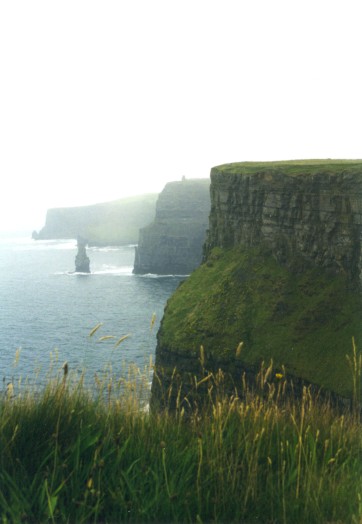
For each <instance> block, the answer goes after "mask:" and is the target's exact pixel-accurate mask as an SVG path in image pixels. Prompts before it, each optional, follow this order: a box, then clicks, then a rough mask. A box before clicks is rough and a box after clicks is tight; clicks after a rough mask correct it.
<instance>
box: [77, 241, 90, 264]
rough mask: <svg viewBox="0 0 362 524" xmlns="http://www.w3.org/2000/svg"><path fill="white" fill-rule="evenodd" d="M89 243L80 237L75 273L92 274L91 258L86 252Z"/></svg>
mask: <svg viewBox="0 0 362 524" xmlns="http://www.w3.org/2000/svg"><path fill="white" fill-rule="evenodd" d="M87 244H88V241H87V240H86V239H85V238H82V237H80V236H78V238H77V247H78V253H77V256H76V257H75V271H76V273H90V269H89V257H88V256H87V252H86V249H85V248H86V245H87Z"/></svg>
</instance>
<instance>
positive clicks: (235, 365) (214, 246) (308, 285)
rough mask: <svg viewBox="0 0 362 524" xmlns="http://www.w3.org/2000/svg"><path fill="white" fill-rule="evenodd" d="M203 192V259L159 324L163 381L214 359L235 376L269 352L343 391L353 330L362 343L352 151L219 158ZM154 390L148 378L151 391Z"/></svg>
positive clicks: (298, 373)
mask: <svg viewBox="0 0 362 524" xmlns="http://www.w3.org/2000/svg"><path fill="white" fill-rule="evenodd" d="M210 194H211V213H210V223H209V233H208V236H207V239H206V242H205V246H204V260H203V262H204V263H203V264H202V265H201V266H200V267H199V268H198V269H197V270H196V271H195V272H194V273H193V274H192V275H191V276H190V278H189V279H188V280H187V281H185V282H184V283H183V284H182V286H180V288H179V289H178V290H177V291H176V293H175V294H174V295H173V296H172V297H171V299H170V300H169V302H168V304H167V307H166V310H165V315H164V318H163V320H162V323H161V327H160V330H159V333H158V345H157V350H156V373H157V376H158V377H161V378H162V382H163V385H164V387H165V388H167V387H168V386H169V385H170V383H171V376H172V373H173V370H174V368H175V367H176V368H177V369H178V370H179V375H178V376H179V378H180V380H182V381H183V383H184V386H185V390H187V387H188V384H189V385H190V384H191V382H192V379H190V378H189V379H188V378H187V376H188V374H190V376H191V375H192V376H194V375H196V376H197V375H199V376H203V373H204V371H205V369H206V370H208V371H215V370H217V369H218V368H222V369H223V370H225V371H227V372H228V374H229V375H230V376H231V377H232V379H233V381H234V383H235V384H240V383H241V379H240V377H241V375H242V373H244V372H246V373H247V374H249V376H253V375H255V373H256V372H257V370H258V369H259V367H260V363H261V361H266V362H269V361H270V359H273V362H274V365H275V367H276V369H277V370H284V369H286V370H287V374H288V375H289V376H290V377H291V378H293V379H294V380H295V381H300V380H302V381H305V382H306V383H313V384H317V385H318V386H322V387H323V388H325V389H326V390H330V391H333V392H336V393H337V394H339V395H342V396H350V395H351V394H352V392H351V389H352V378H351V372H350V369H349V366H348V363H347V360H346V357H345V355H346V354H347V353H350V352H351V346H352V342H351V341H352V337H355V339H356V341H357V346H358V344H359V347H361V344H362V323H361V321H360V318H361V313H362V300H361V274H362V268H361V235H362V215H361V213H362V161H299V162H298V161H294V162H270V163H242V164H229V165H225V166H219V167H216V168H213V169H212V171H211V188H210ZM240 343H242V344H241V346H239V344H240ZM201 345H203V348H204V351H203V361H204V366H203V368H205V369H203V370H201V369H200V346H201ZM238 346H239V349H240V347H241V348H242V349H241V351H240V350H239V351H236V348H237V347H238ZM283 373H284V371H283ZM173 377H175V375H173ZM172 380H173V379H172ZM161 398H162V388H161V387H160V383H159V382H158V381H157V380H154V382H153V386H152V401H153V402H154V403H159V402H161Z"/></svg>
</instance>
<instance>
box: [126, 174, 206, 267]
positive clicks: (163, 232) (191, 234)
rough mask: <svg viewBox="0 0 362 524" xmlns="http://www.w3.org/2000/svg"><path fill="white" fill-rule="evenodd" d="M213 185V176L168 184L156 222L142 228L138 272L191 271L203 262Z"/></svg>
mask: <svg viewBox="0 0 362 524" xmlns="http://www.w3.org/2000/svg"><path fill="white" fill-rule="evenodd" d="M209 186H210V180H209V179H185V178H184V179H183V180H182V181H179V182H169V183H168V184H166V186H165V188H164V189H163V191H162V192H161V193H160V195H159V197H158V200H157V204H156V216H155V218H154V220H153V222H152V223H151V224H149V225H148V226H146V227H144V228H142V229H141V230H140V233H139V241H138V247H137V248H136V253H135V263H134V273H138V274H146V273H157V274H160V275H165V274H166V275H167V274H178V275H187V274H189V273H191V271H193V270H194V269H195V268H196V267H197V266H199V265H200V263H201V260H202V247H203V243H204V241H205V235H206V229H207V227H208V218H209V213H210V195H209Z"/></svg>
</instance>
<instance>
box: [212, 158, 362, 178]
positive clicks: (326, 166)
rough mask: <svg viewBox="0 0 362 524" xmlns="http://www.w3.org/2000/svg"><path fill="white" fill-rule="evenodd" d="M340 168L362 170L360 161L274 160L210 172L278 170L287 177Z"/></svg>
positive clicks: (235, 163)
mask: <svg viewBox="0 0 362 524" xmlns="http://www.w3.org/2000/svg"><path fill="white" fill-rule="evenodd" d="M341 167H345V168H348V169H351V168H352V169H354V168H357V169H358V170H362V160H359V159H355V160H341V159H331V158H328V159H324V160H318V159H311V160H276V161H270V162H233V163H230V164H222V165H220V166H215V167H214V168H213V169H212V171H214V172H221V173H230V174H253V173H260V172H261V171H265V170H270V169H272V170H274V169H275V168H278V170H281V171H283V172H285V173H287V174H289V175H293V174H294V175H298V174H308V173H309V174H312V173H314V172H330V173H333V172H336V173H338V172H340V171H341Z"/></svg>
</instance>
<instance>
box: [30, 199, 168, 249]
mask: <svg viewBox="0 0 362 524" xmlns="http://www.w3.org/2000/svg"><path fill="white" fill-rule="evenodd" d="M157 196H158V195H157V194H146V195H140V196H135V197H131V198H123V199H119V200H115V201H113V202H105V203H101V204H94V205H90V206H81V207H67V208H54V209H49V210H48V212H47V216H46V222H45V226H44V227H43V228H42V229H41V230H40V231H39V233H36V232H34V234H33V238H35V239H36V240H38V239H39V240H49V239H60V238H77V237H78V236H82V237H85V238H87V239H88V243H89V245H122V244H136V243H137V241H138V233H139V229H140V228H141V227H143V226H145V225H146V224H148V223H149V222H150V221H151V220H152V219H153V217H154V213H155V205H156V200H157Z"/></svg>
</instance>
